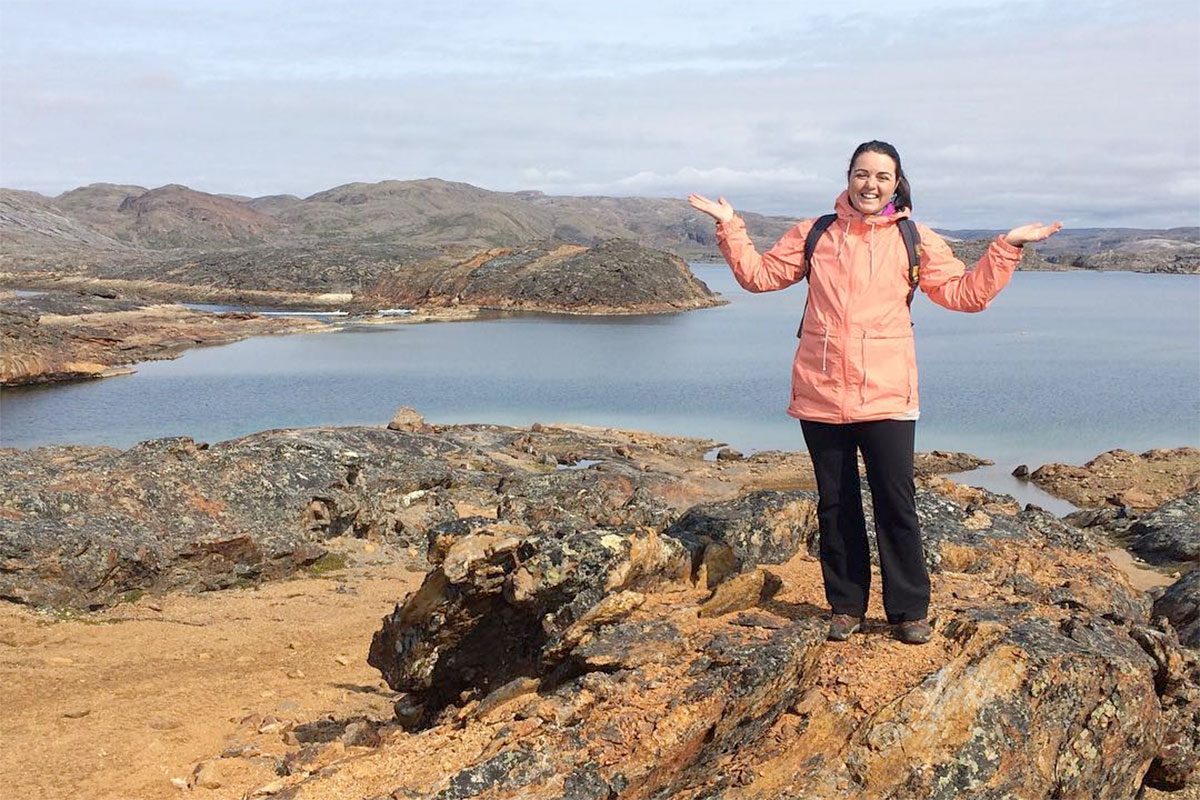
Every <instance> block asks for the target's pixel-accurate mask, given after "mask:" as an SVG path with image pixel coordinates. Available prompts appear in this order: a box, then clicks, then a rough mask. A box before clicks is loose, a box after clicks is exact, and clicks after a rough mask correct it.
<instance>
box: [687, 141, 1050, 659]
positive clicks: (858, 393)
mask: <svg viewBox="0 0 1200 800" xmlns="http://www.w3.org/2000/svg"><path fill="white" fill-rule="evenodd" d="M688 201H689V202H690V203H691V205H692V206H693V207H694V208H696V209H697V210H699V211H703V212H704V213H706V214H708V215H709V216H711V217H713V218H714V219H715V220H716V221H717V244H718V246H719V247H720V248H721V252H722V253H723V254H724V256H725V259H726V261H728V262H729V265H730V266H731V267H732V268H733V273H734V276H735V277H736V278H737V281H738V283H739V284H741V285H742V287H743V288H745V289H747V290H749V291H752V292H769V291H775V290H778V289H784V288H786V287H788V286H791V285H792V284H794V283H797V282H799V281H801V280H803V279H805V278H807V279H808V284H809V288H808V300H807V305H806V307H805V314H804V318H803V321H802V323H801V329H800V332H799V337H800V343H799V345H798V346H797V348H796V354H795V357H794V359H793V363H792V399H791V403H790V404H789V405H788V410H787V413H788V414H789V415H791V416H793V417H795V418H797V419H799V420H800V425H801V429H802V431H803V432H804V440H805V443H806V444H807V446H808V450H809V453H810V455H811V456H812V462H813V471H814V473H815V475H816V481H817V489H818V493H819V495H820V497H819V501H818V508H817V516H818V521H819V527H820V553H821V568H822V573H823V576H824V580H825V595H826V599H827V600H828V601H829V605H830V607H831V609H832V616H831V619H830V625H829V638H830V639H833V640H836V641H844V640H846V639H848V638H849V637H850V635H851V634H853V633H854V632H856V631H858V630H859V629H860V628H861V627H862V622H863V615H864V614H865V613H866V608H867V598H868V596H869V594H870V587H871V558H870V549H869V547H868V543H867V532H866V522H865V515H864V513H863V507H862V493H861V489H860V485H859V477H858V453H859V451H860V450H861V451H862V456H863V461H864V462H865V464H866V470H867V481H868V483H869V484H870V487H871V498H872V501H873V504H874V509H875V521H876V530H877V538H878V544H879V565H880V571H881V572H882V575H883V604H884V609H885V610H886V612H887V617H888V622H890V623H892V624H893V625H895V627H896V633H897V635H898V637H899V638H900V639H901V641H904V642H907V643H910V644H924V643H925V642H928V641H929V640H930V638H931V636H932V628H931V626H930V624H929V622H928V619H927V617H928V612H929V594H930V591H929V575H928V573H927V571H926V568H925V553H924V550H923V547H922V542H921V529H920V523H919V522H918V519H917V511H916V489H915V485H914V482H913V447H914V442H915V432H916V420H917V418H918V417H919V416H920V406H919V403H918V398H917V361H916V349H915V347H914V344H913V335H912V318H911V316H910V313H909V311H910V305H911V302H912V297H913V293H914V292H915V291H916V289H917V288H920V289H921V290H922V291H923V292H925V293H926V294H927V295H928V296H929V298H930V299H931V300H933V301H934V302H935V303H937V304H938V305H940V306H944V307H945V308H949V309H951V310H954V311H982V310H983V309H984V308H986V307H987V305H988V303H989V302H990V301H991V300H992V298H993V297H995V296H996V294H998V293H999V292H1000V290H1001V289H1003V288H1004V286H1005V285H1006V284H1007V283H1008V281H1009V279H1010V278H1011V277H1012V274H1013V271H1014V270H1015V269H1016V268H1017V264H1018V263H1019V262H1020V260H1021V247H1022V245H1024V244H1026V243H1027V242H1035V241H1040V240H1042V239H1045V238H1047V237H1049V236H1051V235H1052V234H1054V233H1055V232H1056V231H1058V230H1059V229H1060V228H1061V227H1062V225H1061V223H1057V222H1056V223H1054V224H1052V225H1042V224H1041V223H1034V224H1031V225H1024V226H1022V227H1019V228H1014V229H1013V230H1011V231H1009V232H1008V233H1007V234H1006V235H1003V236H998V237H996V239H995V240H994V241H993V242H992V243H991V244H990V245H989V247H988V249H987V252H986V253H984V255H983V258H981V259H980V260H979V263H978V264H976V266H975V269H974V270H972V271H971V272H969V273H968V272H967V271H966V267H965V265H964V264H963V263H962V262H961V261H959V260H958V259H957V258H955V257H954V254H953V253H952V252H951V251H950V247H949V246H948V245H947V244H946V242H945V241H943V240H942V239H941V237H939V236H938V235H937V234H936V233H934V232H933V231H932V230H930V229H929V228H927V227H925V226H924V225H917V224H916V223H914V222H913V221H912V220H911V219H909V217H910V215H911V213H912V191H911V188H910V186H909V183H908V178H907V177H906V176H905V174H904V168H903V166H902V165H901V163H900V154H899V153H898V152H896V148H894V147H893V146H892V145H890V144H888V143H887V142H880V141H870V142H864V143H863V144H861V145H859V146H858V148H857V149H856V150H855V151H854V154H853V155H852V156H851V158H850V166H849V168H848V169H847V171H846V190H845V191H844V192H842V194H841V196H839V197H838V198H837V200H836V202H835V203H834V208H835V212H836V213H834V214H830V215H826V216H824V217H820V218H817V219H809V220H804V221H802V222H799V223H797V224H796V225H795V226H793V227H792V229H791V230H789V231H788V232H787V233H786V234H784V236H783V238H782V239H780V240H779V242H778V243H776V244H775V246H774V247H772V248H771V249H770V250H769V251H767V252H766V253H765V254H763V255H759V253H758V252H757V251H756V250H755V249H754V245H753V244H752V243H751V241H750V238H749V236H747V234H746V225H745V222H743V221H742V219H741V218H740V217H738V216H737V215H736V214H735V213H734V211H733V207H732V206H731V205H729V203H728V202H726V200H725V198H723V197H722V198H720V199H719V200H718V201H717V202H713V201H711V200H709V199H707V198H705V197H702V196H701V195H696V194H693V195H691V196H690V197H689V198H688Z"/></svg>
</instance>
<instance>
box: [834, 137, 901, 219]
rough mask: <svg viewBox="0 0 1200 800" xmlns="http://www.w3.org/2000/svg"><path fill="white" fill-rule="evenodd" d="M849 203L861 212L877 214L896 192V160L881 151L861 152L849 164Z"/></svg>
mask: <svg viewBox="0 0 1200 800" xmlns="http://www.w3.org/2000/svg"><path fill="white" fill-rule="evenodd" d="M846 189H847V191H848V192H849V193H850V205H852V206H854V207H855V208H856V209H858V210H859V211H860V212H861V213H863V214H878V213H879V212H880V211H882V210H883V209H884V207H885V206H886V205H887V204H888V202H889V201H891V199H892V195H893V194H895V192H896V162H895V161H892V158H891V156H885V155H884V154H883V153H870V152H867V153H861V154H859V156H858V158H856V159H854V163H853V164H851V165H850V181H849V185H848V186H847V187H846Z"/></svg>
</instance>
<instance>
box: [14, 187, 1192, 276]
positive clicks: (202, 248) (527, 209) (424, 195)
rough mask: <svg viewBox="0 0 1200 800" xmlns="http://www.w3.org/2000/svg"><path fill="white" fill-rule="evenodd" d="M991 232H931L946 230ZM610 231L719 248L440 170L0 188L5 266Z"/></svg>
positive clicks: (1171, 264) (1186, 255)
mask: <svg viewBox="0 0 1200 800" xmlns="http://www.w3.org/2000/svg"><path fill="white" fill-rule="evenodd" d="M743 216H744V217H745V218H746V221H747V226H748V228H749V231H750V234H751V236H752V237H753V238H754V240H755V241H756V242H757V243H758V244H759V245H760V246H762V247H764V248H765V247H766V246H769V245H770V243H772V242H774V241H775V240H776V239H778V238H779V237H780V236H781V235H783V233H784V232H785V231H787V229H788V228H789V227H791V225H792V224H794V222H795V220H793V219H790V218H785V217H778V216H765V215H761V214H755V213H752V212H743ZM998 232H999V231H995V230H987V229H969V230H947V231H944V233H945V234H946V235H947V236H949V237H951V238H952V239H958V240H973V239H988V238H992V237H994V236H995V235H996V234H997V233H998ZM614 238H619V239H627V240H630V241H633V242H636V243H638V244H640V245H642V246H644V247H650V248H654V249H659V250H666V251H669V252H672V253H675V254H676V255H679V256H681V257H683V258H685V259H688V260H713V259H715V258H717V257H718V255H717V251H716V246H715V237H714V230H713V225H712V222H711V220H710V219H708V218H707V217H705V216H703V215H701V214H699V213H697V212H696V211H695V210H693V209H692V208H691V207H690V206H689V205H688V204H687V203H686V202H685V201H684V200H683V199H682V198H678V199H677V198H649V197H569V196H552V195H547V194H543V193H542V192H538V191H518V192H494V191H490V190H488V189H483V188H480V187H478V186H472V185H471V184H467V183H460V182H453V181H446V180H442V179H440V178H423V179H419V180H384V181H380V182H377V183H365V182H356V183H347V184H343V185H341V186H335V187H333V188H330V189H326V190H324V191H321V192H317V193H315V194H312V195H309V196H308V197H304V198H300V197H295V196H293V195H268V196H263V197H254V198H245V197H242V196H238V195H231V194H209V193H206V192H200V191H197V190H194V189H191V188H188V187H186V186H181V185H178V184H170V185H167V186H161V187H158V188H155V189H147V188H145V187H142V186H136V185H121V184H111V183H97V184H91V185H89V186H82V187H79V188H78V189H73V190H71V191H68V192H64V193H62V194H60V195H58V196H57V197H53V198H51V197H45V196H43V195H40V194H37V193H36V192H25V191H18V190H12V189H0V239H2V241H0V261H2V262H3V264H4V265H5V266H8V267H15V268H21V267H22V265H26V264H28V265H34V264H38V263H42V264H44V263H46V262H47V261H62V260H63V259H64V258H66V257H70V258H72V259H74V260H76V261H78V262H79V263H100V262H112V261H123V260H125V259H128V258H131V257H139V256H140V257H144V258H149V259H151V260H153V259H155V258H157V257H158V256H159V255H167V254H173V255H174V256H178V255H180V254H184V253H193V254H194V253H200V252H204V253H215V252H222V251H225V250H230V249H236V250H241V251H245V250H246V249H247V248H249V249H256V248H261V247H267V248H271V249H272V250H277V249H278V248H284V249H293V248H299V249H302V250H304V251H308V252H311V251H313V250H314V249H318V248H323V247H326V246H332V245H341V246H348V245H357V244H370V245H388V246H400V247H405V248H416V249H436V248H442V247H447V246H450V247H458V248H464V249H467V250H478V249H482V248H491V247H522V246H527V245H532V244H537V243H543V242H551V241H556V242H561V243H565V244H578V245H583V246H588V247H590V246H593V245H596V244H599V243H600V242H604V241H608V240H611V239H614ZM1037 249H1038V251H1039V252H1040V253H1041V254H1042V255H1043V256H1045V257H1046V259H1047V261H1049V262H1052V263H1051V264H1050V265H1049V266H1051V267H1053V266H1054V265H1057V267H1058V268H1064V267H1067V266H1077V267H1084V268H1103V269H1113V268H1115V269H1121V268H1134V269H1143V270H1147V271H1156V270H1159V271H1171V272H1198V271H1200V227H1185V228H1169V229H1155V230H1138V229H1131V228H1085V229H1068V230H1064V231H1062V232H1061V233H1060V234H1058V235H1057V236H1056V237H1054V238H1053V239H1051V240H1050V241H1049V242H1046V243H1045V244H1043V245H1041V246H1039V247H1038V248H1037ZM1126 262H1129V264H1130V265H1132V266H1127V265H1126ZM1044 264H1045V262H1041V263H1034V262H1031V263H1027V264H1026V265H1025V266H1024V268H1027V269H1028V268H1035V269H1036V268H1041V267H1042V266H1043V265H1044Z"/></svg>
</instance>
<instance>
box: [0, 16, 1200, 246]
mask: <svg viewBox="0 0 1200 800" xmlns="http://www.w3.org/2000/svg"><path fill="white" fill-rule="evenodd" d="M1197 42H1200V3H1197V2H1195V0H1180V1H1179V2H1175V1H1174V0H1161V1H1160V0H1149V1H1147V2H1136V3H1134V2H1108V1H1107V0H1099V1H1097V2H1080V3H1063V2H1043V1H1042V0H1015V1H1014V2H1002V1H1001V0H988V1H987V2H981V1H978V0H909V1H908V2H904V3H892V4H888V3H884V2H881V0H871V1H870V2H860V1H859V0H848V1H846V2H841V3H837V4H834V3H803V2H796V1H795V0H790V1H788V2H753V0H746V1H745V2H742V3H730V2H728V0H717V1H716V2H708V0H688V1H687V2H682V1H680V0H663V2H653V0H639V1H638V2H632V1H627V0H606V2H603V3H599V2H597V3H588V4H575V3H565V2H561V0H560V1H559V2H534V1H533V0H516V1H515V2H506V1H505V0H492V2H475V0H464V2H453V1H449V2H448V1H447V0H439V2H427V1H426V0H403V2H396V1H395V0H392V2H376V1H374V0H362V2H356V3H345V2H336V3H335V2H310V1H309V0H286V2H281V1H279V0H264V1H263V2H255V1H254V0H233V1H229V0H204V2H182V1H178V2H174V1H172V0H105V2H95V0H85V1H79V0H62V1H61V2H58V1H55V0H0V186H4V187H7V188H17V189H28V190H33V191H38V192H41V193H43V194H47V195H51V196H52V195H56V194H58V193H60V192H63V191H66V190H69V189H73V188H75V187H77V186H81V185H86V184H89V183H96V182H108V183H121V184H135V185H140V186H145V187H156V186H161V185H164V184H168V183H181V184H184V185H187V186H190V187H192V188H194V189H199V190H202V191H206V192H221V193H231V194H238V195H248V196H261V195H270V194H294V195H298V196H301V197H304V196H307V195H310V194H313V193H315V192H319V191H322V190H325V189H328V188H331V187H334V186H338V185H341V184H346V183H351V182H355V181H364V182H375V181H380V180H387V179H414V178H425V177H438V178H444V179H446V180H453V181H463V182H466V183H471V184H474V185H476V186H481V187H484V188H487V189H492V190H497V191H518V190H526V189H537V190H541V191H543V192H546V193H547V194H562V195H618V196H630V195H637V196H653V197H679V198H683V197H686V196H687V195H688V194H689V193H690V192H699V193H701V194H706V195H709V196H712V197H716V196H718V195H724V196H725V197H727V198H728V199H729V201H730V202H731V203H732V204H733V205H734V207H735V208H738V209H740V210H745V211H758V212H762V213H768V214H779V215H784V216H789V217H795V218H800V217H807V216H815V215H817V214H821V213H825V212H826V211H828V210H829V209H830V208H831V207H832V203H833V200H834V198H835V197H836V196H837V194H838V192H840V191H841V189H842V188H844V186H845V175H846V168H847V160H848V158H849V156H850V153H851V152H852V151H853V149H854V147H855V146H856V145H857V144H858V143H859V142H862V141H866V140H869V139H882V140H885V141H889V142H891V143H892V144H894V145H896V147H897V148H898V149H899V151H900V154H901V158H902V161H903V165H904V169H905V171H906V172H907V174H908V175H909V178H910V181H911V183H912V187H913V199H914V206H915V212H916V216H917V218H918V219H920V220H921V221H923V222H926V223H928V224H931V225H937V226H940V227H949V228H970V227H981V228H1003V227H1006V226H1013V225H1017V224H1021V223H1024V222H1030V221H1034V220H1045V221H1048V220H1051V219H1061V220H1063V221H1064V223H1066V224H1067V225H1070V226H1077V227H1093V226H1132V227H1172V226H1178V225H1200V46H1198V45H1197Z"/></svg>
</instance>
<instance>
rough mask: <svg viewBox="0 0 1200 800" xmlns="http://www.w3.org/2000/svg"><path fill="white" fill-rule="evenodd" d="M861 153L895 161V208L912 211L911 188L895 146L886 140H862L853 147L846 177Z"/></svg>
mask: <svg viewBox="0 0 1200 800" xmlns="http://www.w3.org/2000/svg"><path fill="white" fill-rule="evenodd" d="M863 153H879V154H880V155H884V156H887V157H888V158H890V159H891V160H892V161H894V162H895V163H896V200H895V203H896V209H897V210H902V209H908V210H909V211H912V207H913V205H912V189H911V188H910V187H909V185H908V177H907V176H906V175H905V174H904V167H902V166H900V154H899V153H897V152H896V148H894V147H892V146H891V145H890V144H888V143H887V142H880V141H876V140H874V139H873V140H871V141H869V142H863V143H862V144H860V145H859V146H858V147H856V148H855V149H854V155H852V156H850V166H849V167H847V168H846V177H847V178H849V177H850V173H851V172H852V171H853V170H854V162H855V161H857V160H858V157H859V156H861V155H862V154H863Z"/></svg>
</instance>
